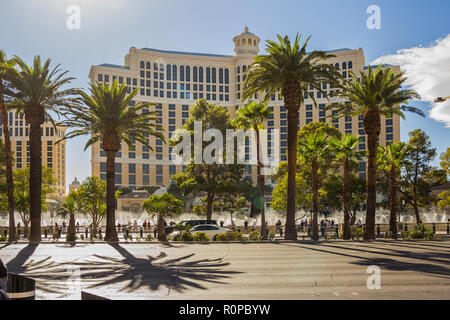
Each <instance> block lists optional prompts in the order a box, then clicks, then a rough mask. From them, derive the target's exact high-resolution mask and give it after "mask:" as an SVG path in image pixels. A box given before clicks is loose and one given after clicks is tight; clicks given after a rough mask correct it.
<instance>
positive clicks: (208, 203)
mask: <svg viewBox="0 0 450 320" xmlns="http://www.w3.org/2000/svg"><path fill="white" fill-rule="evenodd" d="M213 205H214V196H212V195H210V194H208V195H207V198H206V220H211V219H212V212H213Z"/></svg>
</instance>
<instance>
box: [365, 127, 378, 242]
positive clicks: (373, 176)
mask: <svg viewBox="0 0 450 320" xmlns="http://www.w3.org/2000/svg"><path fill="white" fill-rule="evenodd" d="M367 140H368V149H369V155H368V157H367V162H368V168H367V199H366V206H367V210H366V232H365V234H364V240H374V239H375V212H376V203H377V190H376V183H377V166H376V161H377V150H378V135H377V134H376V133H375V132H372V133H370V134H368V137H367Z"/></svg>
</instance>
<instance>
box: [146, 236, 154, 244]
mask: <svg viewBox="0 0 450 320" xmlns="http://www.w3.org/2000/svg"><path fill="white" fill-rule="evenodd" d="M145 241H147V242H151V241H153V237H152V236H151V235H147V237H146V238H145Z"/></svg>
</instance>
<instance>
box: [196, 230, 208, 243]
mask: <svg viewBox="0 0 450 320" xmlns="http://www.w3.org/2000/svg"><path fill="white" fill-rule="evenodd" d="M194 241H199V242H208V241H209V238H208V236H207V235H206V233H204V232H197V233H196V234H195V235H194Z"/></svg>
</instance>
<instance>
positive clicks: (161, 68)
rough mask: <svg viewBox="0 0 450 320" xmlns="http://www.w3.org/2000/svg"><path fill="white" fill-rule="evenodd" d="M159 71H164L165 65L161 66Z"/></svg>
mask: <svg viewBox="0 0 450 320" xmlns="http://www.w3.org/2000/svg"><path fill="white" fill-rule="evenodd" d="M159 71H164V65H163V64H162V63H161V64H160V65H159Z"/></svg>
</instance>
